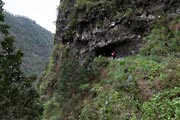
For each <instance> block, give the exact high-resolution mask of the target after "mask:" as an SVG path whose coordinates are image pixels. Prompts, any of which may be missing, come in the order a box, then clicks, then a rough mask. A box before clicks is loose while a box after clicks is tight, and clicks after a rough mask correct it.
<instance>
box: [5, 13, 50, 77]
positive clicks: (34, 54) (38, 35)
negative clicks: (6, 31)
mask: <svg viewBox="0 0 180 120" xmlns="http://www.w3.org/2000/svg"><path fill="white" fill-rule="evenodd" d="M5 23H7V24H8V25H9V26H10V33H11V34H12V35H13V36H14V37H15V45H16V46H17V47H18V48H19V49H21V50H22V52H23V53H24V57H23V64H22V69H23V71H24V72H25V73H27V74H28V75H30V74H37V75H39V74H40V73H41V72H42V71H43V70H44V68H45V66H46V64H47V62H48V60H49V57H50V55H51V52H52V49H53V34H52V33H51V32H50V31H48V30H46V29H45V28H43V27H41V26H40V25H38V24H36V22H35V21H33V20H31V19H29V18H27V17H24V16H17V15H12V14H10V13H8V12H5Z"/></svg>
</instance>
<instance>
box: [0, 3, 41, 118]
mask: <svg viewBox="0 0 180 120" xmlns="http://www.w3.org/2000/svg"><path fill="white" fill-rule="evenodd" d="M0 6H1V8H0V16H1V18H0V28H1V36H2V39H1V45H0V48H1V51H0V91H1V92H0V119H1V120H40V117H41V113H42V106H41V104H40V100H39V95H38V93H37V91H36V89H35V86H34V85H33V84H34V81H35V79H36V78H35V77H34V76H31V77H27V76H25V74H24V73H23V72H22V71H21V69H20V65H21V63H22V56H23V53H22V52H21V51H20V50H18V49H16V48H15V47H14V45H13V44H14V38H13V37H12V36H11V35H10V34H9V31H8V28H9V27H8V26H7V25H6V24H5V23H4V18H3V15H2V14H3V13H2V11H3V9H2V6H3V2H2V1H1V0H0Z"/></svg>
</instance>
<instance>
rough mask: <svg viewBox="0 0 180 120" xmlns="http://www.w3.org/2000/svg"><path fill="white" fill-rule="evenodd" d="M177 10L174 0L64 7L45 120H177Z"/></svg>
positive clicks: (47, 81)
mask: <svg viewBox="0 0 180 120" xmlns="http://www.w3.org/2000/svg"><path fill="white" fill-rule="evenodd" d="M179 10H180V1H179V0H61V1H60V7H59V13H58V18H57V23H56V34H55V48H54V52H53V54H52V57H51V60H50V62H49V65H48V67H47V69H46V72H45V73H44V75H43V76H42V78H41V84H40V86H39V91H40V93H41V100H42V102H43V105H44V113H43V120H179V119H180V112H179V111H180V101H179V98H180V11H179ZM113 51H115V53H116V57H115V59H111V57H112V56H111V53H112V52H113Z"/></svg>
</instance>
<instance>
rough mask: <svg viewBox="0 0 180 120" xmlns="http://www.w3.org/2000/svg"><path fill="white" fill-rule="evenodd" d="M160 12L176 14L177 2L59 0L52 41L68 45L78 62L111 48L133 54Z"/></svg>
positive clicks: (120, 54)
mask: <svg viewBox="0 0 180 120" xmlns="http://www.w3.org/2000/svg"><path fill="white" fill-rule="evenodd" d="M164 13H168V14H166V15H167V16H168V18H169V19H173V17H174V16H177V15H179V14H180V1H179V0H61V2H60V8H59V14H58V19H57V23H56V29H57V30H56V35H55V43H58V42H62V43H63V44H65V45H68V46H71V48H72V49H73V51H74V53H75V54H76V56H77V57H78V58H79V60H80V61H81V63H86V62H87V61H88V60H90V59H91V58H93V57H95V56H99V55H104V56H110V53H111V52H112V51H113V50H115V51H116V54H117V56H118V57H124V56H128V55H130V54H136V53H138V51H139V49H140V48H141V46H142V45H143V43H144V42H143V39H142V38H143V37H144V36H145V35H147V34H149V33H150V30H151V27H152V25H153V23H154V22H155V21H156V20H158V19H160V18H161V17H162V16H163V14H164ZM165 25H166V23H165Z"/></svg>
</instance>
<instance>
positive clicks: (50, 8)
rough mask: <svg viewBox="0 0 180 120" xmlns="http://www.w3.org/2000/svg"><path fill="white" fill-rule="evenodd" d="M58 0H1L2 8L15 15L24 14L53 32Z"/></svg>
mask: <svg viewBox="0 0 180 120" xmlns="http://www.w3.org/2000/svg"><path fill="white" fill-rule="evenodd" d="M59 1H60V0H3V2H4V3H5V5H4V7H3V8H4V9H5V10H7V11H8V12H10V13H12V14H15V15H22V16H26V17H28V18H30V19H32V20H35V21H36V23H38V24H40V25H41V26H42V27H44V28H46V29H48V30H50V31H51V32H53V33H54V32H55V23H53V22H54V21H56V17H57V6H58V5H59Z"/></svg>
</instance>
